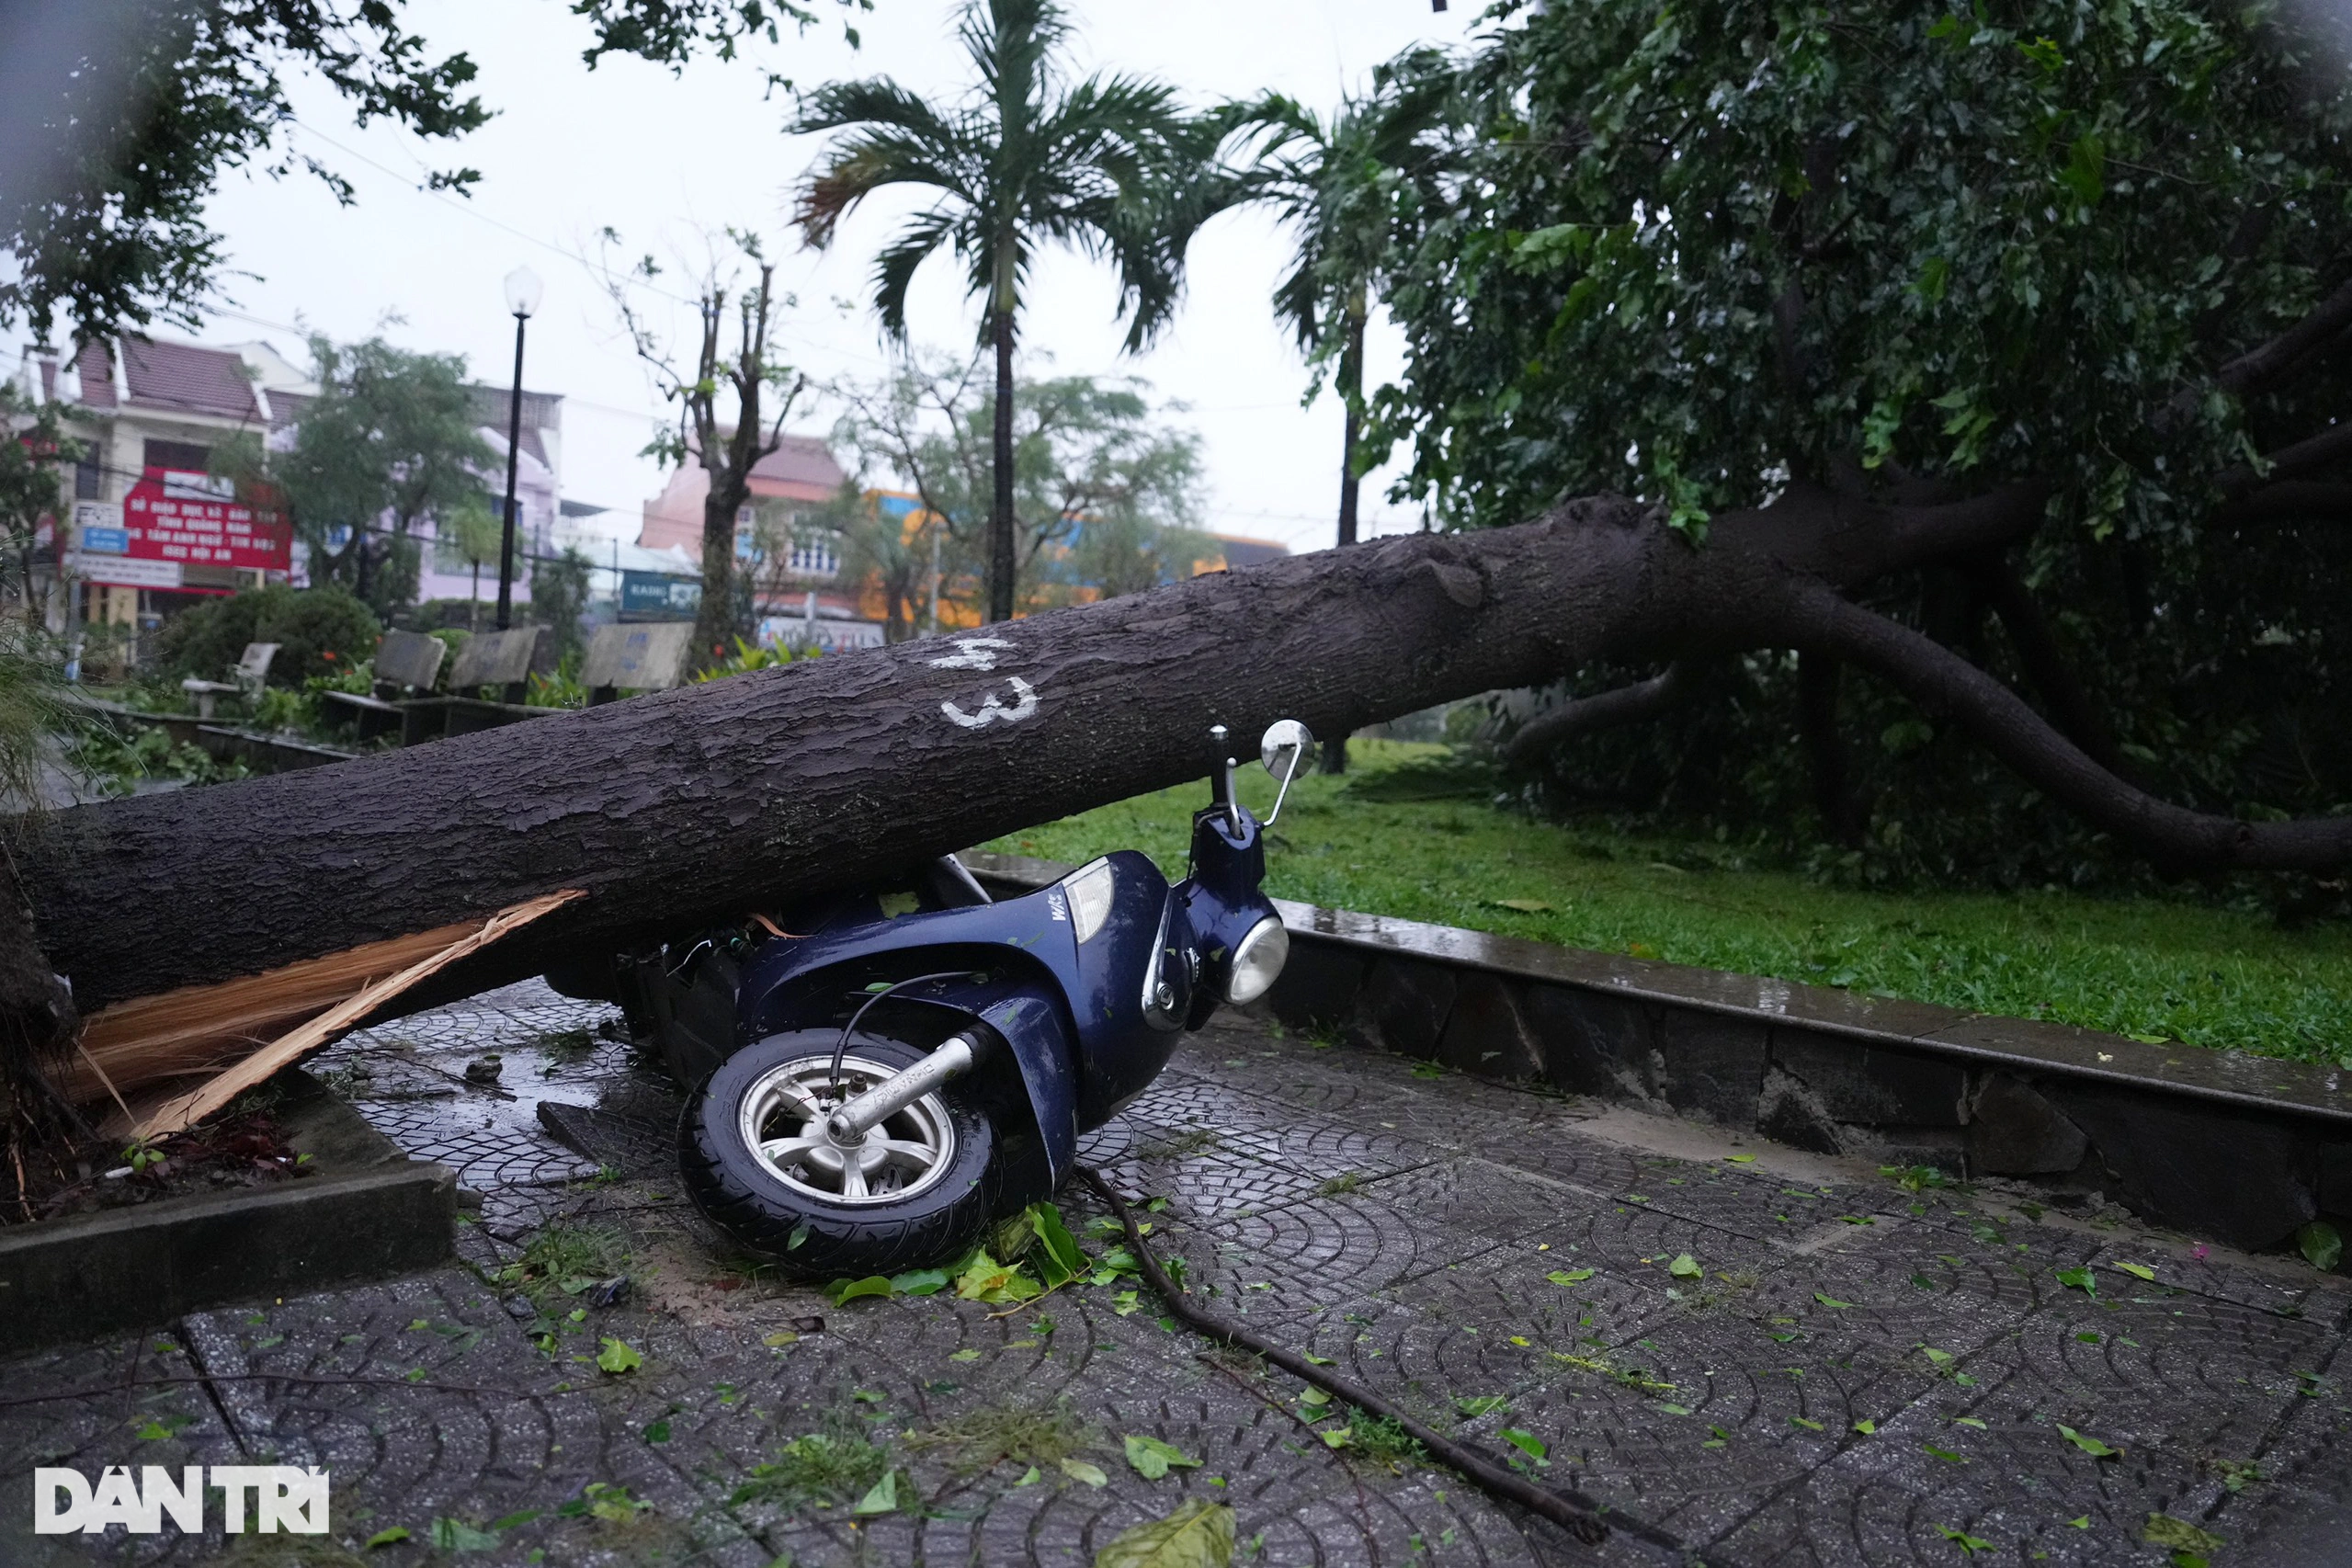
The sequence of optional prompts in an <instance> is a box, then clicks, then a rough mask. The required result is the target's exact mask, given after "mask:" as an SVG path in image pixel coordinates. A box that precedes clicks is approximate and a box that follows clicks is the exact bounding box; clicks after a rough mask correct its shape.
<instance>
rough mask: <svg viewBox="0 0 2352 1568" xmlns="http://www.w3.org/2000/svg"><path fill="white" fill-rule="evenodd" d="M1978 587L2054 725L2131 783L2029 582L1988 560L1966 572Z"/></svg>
mask: <svg viewBox="0 0 2352 1568" xmlns="http://www.w3.org/2000/svg"><path fill="white" fill-rule="evenodd" d="M1963 570H1965V571H1966V572H1967V573H1968V574H1969V576H1970V577H1971V579H1972V580H1973V581H1974V582H1975V584H1976V587H1977V591H1978V592H1979V593H1981V594H1983V596H1984V599H1985V602H1986V603H1987V604H1989V605H1991V606H1992V607H1993V613H1994V615H1996V616H1999V617H2000V618H2001V626H2002V629H2003V630H2004V631H2007V632H2008V634H2009V646H2010V648H2011V649H2012V650H2013V651H2014V652H2015V653H2017V663H2018V664H2019V665H2022V666H2024V669H2025V672H2026V678H2027V679H2028V680H2030V681H2032V682H2033V684H2034V689H2035V690H2036V691H2039V692H2040V693H2041V700H2042V702H2043V704H2044V705H2045V706H2046V707H2048V708H2049V710H2050V717H2051V722H2052V723H2054V724H2056V725H2057V727H2058V729H2059V732H2060V733H2062V734H2063V735H2065V737H2066V738H2067V739H2068V740H2070V741H2073V742H2074V744H2076V745H2078V746H2080V747H2082V748H2083V750H2084V752H2085V754H2086V755H2087V756H2089V757H2090V758H2091V760H2092V761H2094V762H2096V763H2097V764H2098V765H2099V766H2100V767H2104V768H2106V769H2107V770H2108V772H2109V773H2113V774H2117V775H2119V776H2125V777H2128V776H2129V774H2130V769H2129V768H2128V767H2126V766H2125V764H2124V760H2123V754H2122V753H2121V752H2120V751H2119V750H2117V749H2116V744H2115V736H2114V733H2112V732H2111V731H2109V730H2108V725H2107V720H2106V718H2105V716H2104V715H2102V714H2101V713H2100V712H2099V710H2098V708H2097V707H2096V705H2095V704H2094V703H2093V702H2092V701H2091V695H2090V693H2089V692H2088V691H2086V690H2085V689H2084V687H2083V683H2082V682H2081V681H2080V680H2079V679H2077V678H2076V676H2075V675H2074V665H2073V664H2072V663H2070V662H2069V661H2068V659H2067V657H2066V655H2065V653H2064V652H2063V651H2062V650H2061V649H2060V647H2059V646H2058V636H2057V633H2056V632H2055V631H2052V630H2051V625H2050V620H2049V618H2048V617H2046V616H2044V615H2043V614H2042V613H2041V606H2040V605H2039V604H2038V603H2036V602H2035V601H2034V597H2033V594H2032V592H2031V591H2030V590H2028V588H2027V587H2026V584H2025V579H2024V578H2022V577H2020V576H2018V575H2017V568H2016V567H2014V566H2012V565H2010V564H2009V563H2008V562H2006V561H2005V560H2003V559H2001V558H2000V557H1999V556H1995V555H1986V556H1982V557H1979V558H1978V559H1976V560H1975V561H1972V562H1968V563H1967V564H1966V566H1965V567H1964V568H1963Z"/></svg>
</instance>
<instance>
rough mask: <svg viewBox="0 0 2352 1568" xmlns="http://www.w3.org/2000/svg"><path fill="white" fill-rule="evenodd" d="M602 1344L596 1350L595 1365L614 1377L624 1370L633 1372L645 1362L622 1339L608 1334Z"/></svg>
mask: <svg viewBox="0 0 2352 1568" xmlns="http://www.w3.org/2000/svg"><path fill="white" fill-rule="evenodd" d="M604 1344H605V1347H604V1348H603V1349H602V1350H599V1351H597V1367H598V1368H600V1369H603V1370H604V1371H606V1372H608V1373H610V1374H611V1375H612V1376H614V1377H619V1376H620V1375H621V1374H622V1373H624V1372H633V1371H635V1370H636V1369H638V1368H640V1367H642V1366H643V1365H644V1364H645V1358H644V1357H642V1356H640V1355H639V1354H637V1352H636V1351H634V1350H631V1348H630V1347H629V1346H627V1345H626V1344H624V1343H623V1342H622V1341H620V1340H618V1339H615V1338H613V1337H612V1336H611V1335H606V1336H605V1342H604Z"/></svg>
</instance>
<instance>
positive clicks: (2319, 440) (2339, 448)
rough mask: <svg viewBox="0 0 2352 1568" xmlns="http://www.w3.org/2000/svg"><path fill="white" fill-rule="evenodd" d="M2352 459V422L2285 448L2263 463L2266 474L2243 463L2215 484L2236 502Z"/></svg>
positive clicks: (2325, 430)
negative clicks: (2263, 489)
mask: <svg viewBox="0 0 2352 1568" xmlns="http://www.w3.org/2000/svg"><path fill="white" fill-rule="evenodd" d="M2346 458H2352V421H2346V423H2344V424H2341V425H2331V426H2328V427H2327V428H2326V429H2324V430H2323V431H2321V432H2320V433H2319V434H2318V435H2316V436H2307V437H2304V438H2303V439H2301V440H2300V441H2297V442H2296V443H2294V445H2292V446H2289V447H2281V448H2279V449H2278V450H2277V451H2275V452H2272V453H2270V454H2268V455H2267V456H2266V457H2265V458H2264V459H2263V460H2262V471H2261V472H2255V468H2254V465H2252V464H2250V463H2239V464H2238V465H2237V466H2235V467H2234V468H2229V469H2224V470H2223V471H2222V472H2221V475H2220V476H2219V477H2218V478H2217V479H2215V480H2214V482H2213V483H2215V484H2217V485H2219V486H2220V487H2221V494H2224V495H2227V496H2230V497H2232V498H2233V499H2235V498H2237V497H2240V496H2244V495H2249V494H2253V493H2254V492H2255V490H2257V489H2259V488H2260V487H2261V486H2263V485H2265V484H2275V483H2278V481H2280V480H2285V479H2301V478H2302V477H2303V476H2304V475H2306V474H2311V473H2316V472H2320V471H2321V470H2322V469H2326V468H2332V467H2334V466H2335V464H2337V463H2339V462H2342V461H2344V460H2346Z"/></svg>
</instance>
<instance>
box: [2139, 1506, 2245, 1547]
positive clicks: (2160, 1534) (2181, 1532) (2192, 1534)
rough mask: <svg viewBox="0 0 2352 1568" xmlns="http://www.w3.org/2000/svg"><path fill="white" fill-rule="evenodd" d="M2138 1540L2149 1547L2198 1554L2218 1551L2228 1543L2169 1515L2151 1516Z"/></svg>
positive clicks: (2209, 1532)
mask: <svg viewBox="0 0 2352 1568" xmlns="http://www.w3.org/2000/svg"><path fill="white" fill-rule="evenodd" d="M2140 1539H2141V1540H2144V1541H2146V1542H2148V1543H2149V1544H2150V1545H2151V1546H2169V1547H2171V1548H2173V1549H2174V1550H2175V1551H2194V1552H2199V1553H2200V1554H2201V1553H2205V1552H2212V1551H2221V1548H2222V1547H2224V1546H2226V1545H2228V1544H2229V1543H2228V1542H2227V1541H2225V1540H2222V1539H2221V1537H2220V1536H2218V1535H2215V1534H2213V1533H2212V1532H2211V1531H2210V1530H2201V1529H2199V1528H2197V1527H2196V1526H2195V1525H2192V1524H2190V1523H2189V1522H2188V1521H2187V1519H2176V1518H2174V1517H2172V1516H2171V1515H2170V1514H2151V1515H2149V1516H2148V1522H2147V1524H2146V1525H2144V1526H2142V1528H2141V1531H2140Z"/></svg>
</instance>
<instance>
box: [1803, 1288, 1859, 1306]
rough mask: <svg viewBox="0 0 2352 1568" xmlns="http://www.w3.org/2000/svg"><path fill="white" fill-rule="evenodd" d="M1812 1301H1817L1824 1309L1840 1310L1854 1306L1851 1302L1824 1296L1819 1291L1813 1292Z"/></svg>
mask: <svg viewBox="0 0 2352 1568" xmlns="http://www.w3.org/2000/svg"><path fill="white" fill-rule="evenodd" d="M1813 1300H1814V1301H1819V1302H1820V1303H1821V1304H1822V1305H1823V1306H1824V1307H1836V1308H1839V1309H1840V1310H1843V1309H1845V1308H1846V1307H1850V1306H1852V1305H1853V1304H1854V1303H1853V1302H1851V1301H1839V1300H1838V1299H1837V1298H1836V1297H1835V1296H1824V1295H1823V1294H1822V1293H1821V1292H1820V1291H1819V1290H1815V1291H1814V1292H1813Z"/></svg>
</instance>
